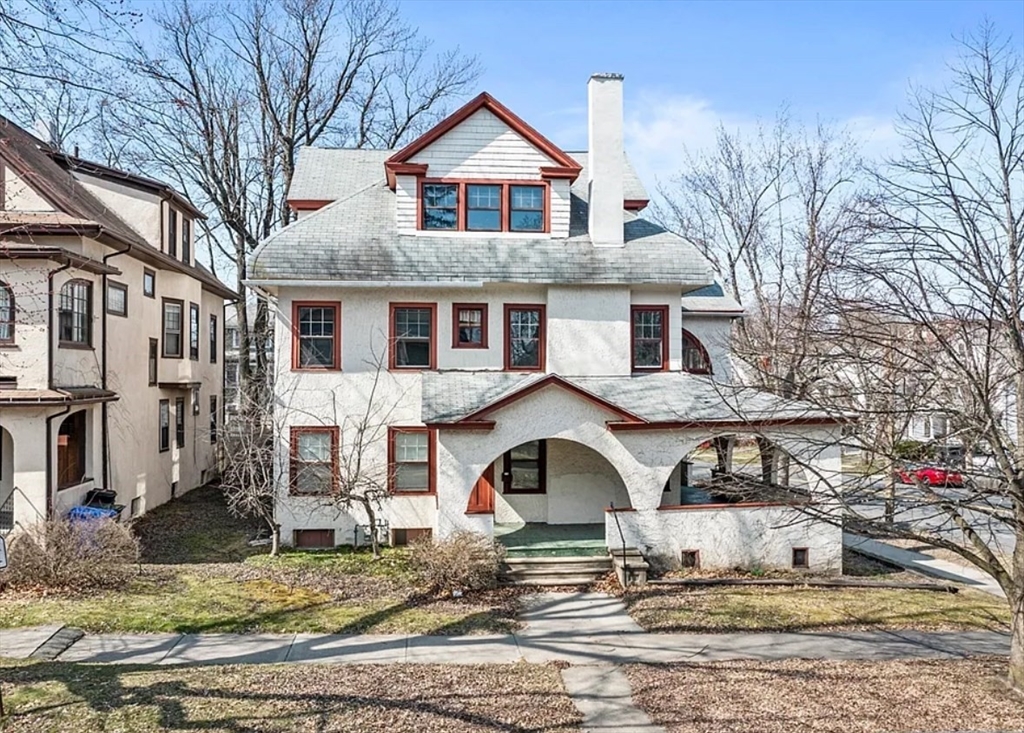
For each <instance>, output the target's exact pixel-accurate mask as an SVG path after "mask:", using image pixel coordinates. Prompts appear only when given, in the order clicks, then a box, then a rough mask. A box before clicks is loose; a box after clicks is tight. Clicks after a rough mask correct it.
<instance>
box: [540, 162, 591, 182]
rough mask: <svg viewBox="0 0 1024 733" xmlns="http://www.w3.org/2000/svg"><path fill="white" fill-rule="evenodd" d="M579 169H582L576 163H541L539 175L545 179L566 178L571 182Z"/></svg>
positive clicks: (576, 176) (575, 177)
mask: <svg viewBox="0 0 1024 733" xmlns="http://www.w3.org/2000/svg"><path fill="white" fill-rule="evenodd" d="M581 170H583V169H582V168H581V167H580V166H579V165H577V166H576V167H573V166H568V165H557V166H545V165H542V166H541V167H540V177H541V178H543V179H545V180H548V179H553V178H567V179H568V180H569V181H570V182H572V181H575V180H576V179H577V178H578V177H579V175H580V171H581Z"/></svg>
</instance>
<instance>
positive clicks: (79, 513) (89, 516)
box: [68, 506, 121, 522]
mask: <svg viewBox="0 0 1024 733" xmlns="http://www.w3.org/2000/svg"><path fill="white" fill-rule="evenodd" d="M120 513H121V511H120V510H119V509H98V508H96V507H91V506H76V507H72V508H71V511H70V512H68V519H69V520H70V521H72V522H91V521H94V520H96V519H115V520H116V519H117V517H118V515H119V514H120Z"/></svg>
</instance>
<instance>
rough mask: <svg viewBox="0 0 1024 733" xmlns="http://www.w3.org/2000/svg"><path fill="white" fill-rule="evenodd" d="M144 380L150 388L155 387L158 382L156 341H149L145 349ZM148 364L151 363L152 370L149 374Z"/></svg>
mask: <svg viewBox="0 0 1024 733" xmlns="http://www.w3.org/2000/svg"><path fill="white" fill-rule="evenodd" d="M146 348H147V349H148V351H147V352H146V379H147V380H148V382H149V386H150V387H155V386H156V385H157V383H158V382H159V381H160V342H159V341H158V340H157V339H149V343H148V346H147V347H146ZM150 362H153V370H152V373H150V368H149V367H150Z"/></svg>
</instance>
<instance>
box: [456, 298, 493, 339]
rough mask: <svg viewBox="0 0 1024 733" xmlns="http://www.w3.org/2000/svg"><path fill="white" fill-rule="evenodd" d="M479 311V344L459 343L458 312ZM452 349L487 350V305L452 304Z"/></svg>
mask: <svg viewBox="0 0 1024 733" xmlns="http://www.w3.org/2000/svg"><path fill="white" fill-rule="evenodd" d="M460 310H478V311H480V338H481V342H480V343H479V344H463V343H459V311H460ZM452 348H453V349H486V348H487V303H452Z"/></svg>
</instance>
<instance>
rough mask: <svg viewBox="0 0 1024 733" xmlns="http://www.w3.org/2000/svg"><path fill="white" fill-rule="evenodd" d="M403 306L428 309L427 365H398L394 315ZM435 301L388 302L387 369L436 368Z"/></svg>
mask: <svg viewBox="0 0 1024 733" xmlns="http://www.w3.org/2000/svg"><path fill="white" fill-rule="evenodd" d="M403 308H420V309H423V308H426V309H429V310H430V364H429V366H425V367H423V366H398V365H397V363H396V362H397V359H396V356H397V355H396V353H395V345H396V344H397V339H398V336H397V334H396V331H395V315H396V312H397V311H398V310H399V309H403ZM437 341H438V338H437V303H388V369H389V370H391V371H396V372H422V371H433V370H434V369H437Z"/></svg>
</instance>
